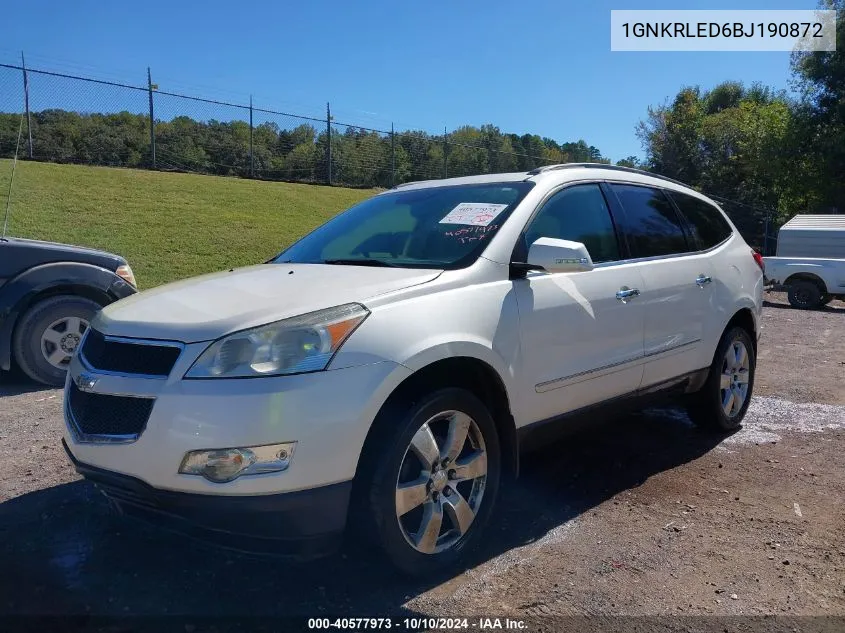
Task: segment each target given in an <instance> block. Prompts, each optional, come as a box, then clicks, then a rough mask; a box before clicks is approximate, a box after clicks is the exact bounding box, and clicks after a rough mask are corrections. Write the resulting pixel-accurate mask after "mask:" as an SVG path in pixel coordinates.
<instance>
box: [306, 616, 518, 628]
mask: <svg viewBox="0 0 845 633" xmlns="http://www.w3.org/2000/svg"><path fill="white" fill-rule="evenodd" d="M308 628H309V629H312V630H321V629H322V630H331V629H341V630H353V631H366V630H377V629H385V630H387V629H397V630H400V631H428V630H444V631H449V630H473V629H475V630H478V631H493V630H511V631H524V630H526V629H527V625H526V623H525V621H524V620H514V619H510V618H485V617H478V618H425V617H419V618H402V619H396V620H394V619H393V618H309V619H308Z"/></svg>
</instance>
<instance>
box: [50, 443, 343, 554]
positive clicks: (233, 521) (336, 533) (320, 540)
mask: <svg viewBox="0 0 845 633" xmlns="http://www.w3.org/2000/svg"><path fill="white" fill-rule="evenodd" d="M62 445H63V446H64V448H65V451H66V452H67V454H68V457H69V458H70V460H71V462H72V463H73V465H74V467H75V468H76V472H78V473H79V474H80V475H82V476H83V477H85V479H87V480H89V481H91V482H93V483H94V484H95V485H96V486H97V488H99V489H100V490H101V491H102V492H103V494H104V495H105V496H106V498H108V499H109V501H111V502H112V504H113V506H114V507H115V508H116V509H117V510H118V511H119V512H120V513H121V514H124V515H127V516H131V517H135V518H139V519H141V520H143V521H146V522H149V523H152V524H154V525H157V526H159V527H163V528H165V529H169V530H172V531H175V532H179V533H182V534H187V535H189V536H194V537H197V538H200V539H202V540H206V541H211V542H213V543H216V544H218V545H221V546H223V547H226V548H229V549H236V550H240V551H249V552H257V553H268V554H277V555H288V556H295V557H297V558H314V557H317V556H322V555H325V554H329V553H331V552H333V551H334V550H335V549H337V546H338V545H339V544H340V542H341V537H342V534H343V529H344V526H345V523H346V511H347V508H348V505H349V495H350V492H351V490H352V482H351V481H350V482H344V483H340V484H334V485H330V486H321V487H319V488H314V489H311V490H303V491H299V492H290V493H285V494H274V495H258V496H249V497H224V496H219V495H202V494H192V493H184V492H174V491H170V490H158V489H156V488H153V487H152V486H150V485H149V484H146V483H144V482H143V481H141V480H140V479H137V478H135V477H130V476H128V475H121V474H119V473H115V472H112V471H108V470H104V469H102V468H97V467H96V466H92V465H90V464H85V463H83V462H80V461H79V460H78V459H76V458H75V457H74V455H73V453H72V452H71V451H70V449H69V448H68V446H67V443H66V442H65V441H64V440H62Z"/></svg>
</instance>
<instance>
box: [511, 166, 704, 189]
mask: <svg viewBox="0 0 845 633" xmlns="http://www.w3.org/2000/svg"><path fill="white" fill-rule="evenodd" d="M575 167H588V168H590V169H610V170H613V171H624V172H628V173H631V174H640V175H641V176H651V177H652V178H659V179H660V180H667V181H669V182H674V183H675V184H676V185H683V186H684V187H689V185H687V184H686V183H683V182H681V181H680V180H675V179H674V178H669V177H668V176H661V175H660V174H655V173H652V172H650V171H645V170H644V169H634V168H633V167H623V166H622V165H608V164H607V163H561V164H560V165H546V166H544V167H537V168H536V169H532V170H531V171H529V172H528V173H529V174H530V175H531V176H536V175H537V174H542V173H543V172H547V171H556V170H558V169H572V168H575Z"/></svg>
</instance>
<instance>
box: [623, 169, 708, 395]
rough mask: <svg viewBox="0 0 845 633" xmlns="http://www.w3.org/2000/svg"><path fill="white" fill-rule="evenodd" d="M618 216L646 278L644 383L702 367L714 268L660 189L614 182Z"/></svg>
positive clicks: (643, 294) (645, 385)
mask: <svg viewBox="0 0 845 633" xmlns="http://www.w3.org/2000/svg"><path fill="white" fill-rule="evenodd" d="M609 189H610V191H612V192H613V194H615V197H614V200H613V204H614V217H617V216H618V220H617V221H618V225H619V226H620V228H621V230H622V233H623V235H624V236H625V240H626V242H627V245H628V249H629V255H630V257H631V260H630V261H631V262H633V263H635V264H636V265H637V266H638V267H639V269H640V273H641V275H642V277H643V285H644V288H643V289H641V293H642V296H641V300H642V301H643V303H644V305H645V329H644V330H645V334H644V338H643V361H644V368H643V378H642V383H641V386H642V387H648V386H651V385H654V384H657V383H660V382H663V381H665V380H669V379H671V378H675V377H677V376H680V375H682V374H685V373H687V372H691V371H694V370H696V369H701V367H700V366H699V365H700V356H701V348H702V338H703V337H704V323H705V320H706V319H707V318H708V314H709V312H710V309H711V308H710V298H711V288H712V270H711V265H710V260H709V258H708V256H707V255H706V254H705V253H701V252H699V251H698V247H697V243H696V241H695V239H694V236H693V235H692V234H691V233H689V231H688V230H687V228H686V225H685V223H684V222H683V220H682V219H681V217H680V216H679V214H678V212H677V210H676V209H675V206H674V204H673V203H672V201H671V200H670V199H669V198H668V197H667V195H666V194H665V193H664V192H663V191H662V190H661V189H657V188H655V187H649V186H642V185H635V184H621V183H609Z"/></svg>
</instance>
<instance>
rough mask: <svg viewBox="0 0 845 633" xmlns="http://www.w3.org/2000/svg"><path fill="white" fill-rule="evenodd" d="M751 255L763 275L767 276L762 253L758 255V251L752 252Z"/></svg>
mask: <svg viewBox="0 0 845 633" xmlns="http://www.w3.org/2000/svg"><path fill="white" fill-rule="evenodd" d="M751 255H752V256H753V257H754V261H755V262H756V263H757V265H758V266H759V267H760V270H762V271H763V273H764V274H765V272H766V263H765V262H764V261H763V256H762V255H761V254H760V253H758V252H757V251H751Z"/></svg>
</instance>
